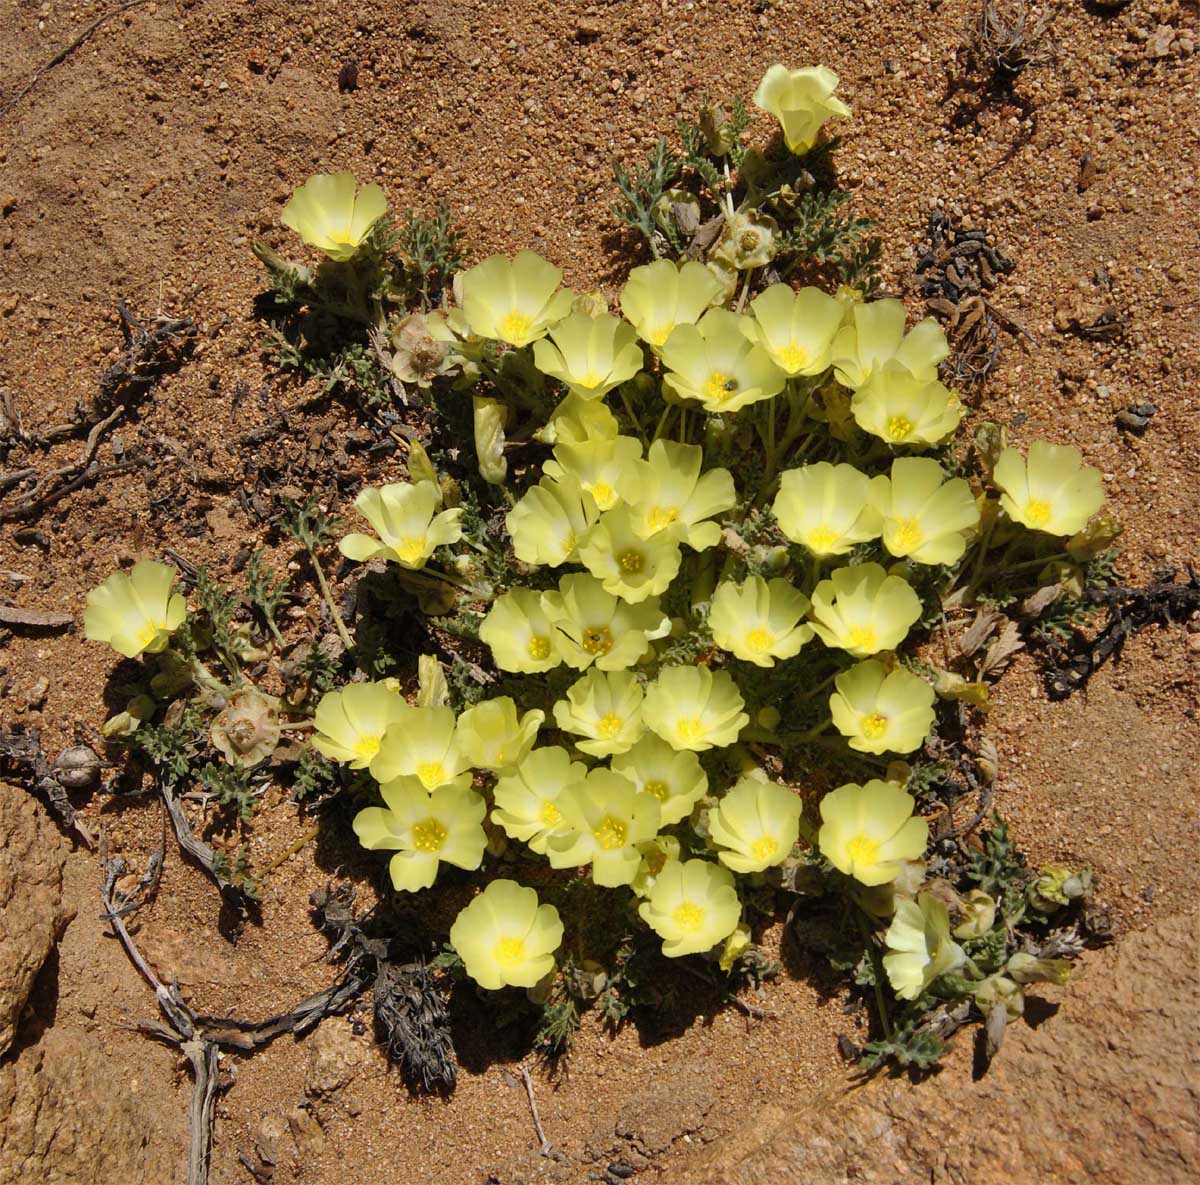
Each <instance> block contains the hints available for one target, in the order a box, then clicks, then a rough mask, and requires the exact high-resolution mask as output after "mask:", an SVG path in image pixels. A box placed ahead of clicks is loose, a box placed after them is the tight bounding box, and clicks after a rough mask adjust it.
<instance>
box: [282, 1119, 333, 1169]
mask: <svg viewBox="0 0 1200 1185" xmlns="http://www.w3.org/2000/svg"><path fill="white" fill-rule="evenodd" d="M287 1122H288V1130H289V1131H290V1132H291V1133H292V1139H293V1140H294V1141H295V1142H296V1154H297V1156H298V1157H299V1159H300V1161H301V1162H304V1161H306V1160H311V1159H313V1158H314V1157H317V1156H320V1155H321V1153H322V1152H324V1151H325V1132H324V1130H323V1129H322V1127H321V1125H320V1123H318V1122H317V1117H316V1116H315V1115H314V1114H313V1113H312V1112H311V1111H309V1110H308V1109H307V1108H305V1107H299V1106H297V1107H293V1108H292V1109H291V1110H290V1111H289V1112H288V1117H287Z"/></svg>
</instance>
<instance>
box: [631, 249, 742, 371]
mask: <svg viewBox="0 0 1200 1185" xmlns="http://www.w3.org/2000/svg"><path fill="white" fill-rule="evenodd" d="M720 290H721V286H720V284H719V283H718V282H717V281H716V280H715V279H714V278H713V276H712V274H711V273H710V272H709V270H708V269H707V268H706V267H705V266H704V264H702V263H695V262H690V263H685V264H682V265H677V264H674V263H672V262H671V261H670V260H667V259H660V260H658V261H656V262H655V263H647V264H644V265H643V266H642V267H635V268H634V269H633V270H632V271H631V272H630V273H629V279H628V280H626V281H625V287H624V288H622V289H621V312H622V313H624V314H625V317H626V319H627V320H629V321H630V322H632V324H633V327H634V328H635V329H636V330H637V332H638V336H639V337H640V338H641V339H642V340H643V341H644V342H647V343H648V344H649V345H650V347H651V349H653V350H654V352H655V353H658V352H659V351H660V350H661V349H662V347H663V345H664V344H665V343H666V340H667V338H668V337H670V336H671V331H672V330H673V329H674V328H675V327H676V326H677V325H694V324H695V323H696V322H697V321H698V320H699V319H700V314H701V313H703V312H704V310H705V309H707V308H708V306H709V305H710V304H712V302H713V301H714V300H716V298H717V297H718V296H719V295H720Z"/></svg>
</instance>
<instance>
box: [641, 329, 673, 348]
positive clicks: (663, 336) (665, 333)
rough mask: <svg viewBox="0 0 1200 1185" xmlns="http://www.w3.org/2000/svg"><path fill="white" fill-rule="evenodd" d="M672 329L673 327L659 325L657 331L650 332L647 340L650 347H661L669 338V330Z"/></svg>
mask: <svg viewBox="0 0 1200 1185" xmlns="http://www.w3.org/2000/svg"><path fill="white" fill-rule="evenodd" d="M674 328H675V326H674V325H660V326H659V327H658V328H657V329H651V330H650V334H649V337H648V339H647V340H648V341H649V342H650V344H651V345H652V346H661V345H663V344H664V343H665V342H666V340H667V338H669V337H670V336H671V330H672V329H674Z"/></svg>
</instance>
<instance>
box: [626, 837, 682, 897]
mask: <svg viewBox="0 0 1200 1185" xmlns="http://www.w3.org/2000/svg"><path fill="white" fill-rule="evenodd" d="M682 851H683V845H682V844H681V843H680V842H679V840H678V839H677V838H676V837H675V836H673V835H656V836H655V837H654V838H653V839H651V840H647V841H646V842H645V843H641V844H638V852H639V853H640V854H641V857H642V860H641V863H640V864H639V865H638V870H637V873H636V875H635V876H634V878H633V880H632V881H630V882H629V887H630V888H631V889H632V890H633V891H634V892H635V893H636V894H637V895H638V896H639V897H645V896H646V895H647V894H648V893H649V892H650V890H651V889H652V888H653V887H654V881H655V878H656V877H657V876H658V874H659V873H660V872H662V870H663V869H664V868H665V867H666V866H667V865H668V864H669V863H670V862H671V861H672V860H678V859H679V857H680V853H681V852H682Z"/></svg>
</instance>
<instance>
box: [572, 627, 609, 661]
mask: <svg viewBox="0 0 1200 1185" xmlns="http://www.w3.org/2000/svg"><path fill="white" fill-rule="evenodd" d="M580 645H581V646H582V647H583V649H584V651H585V652H586V653H588V654H593V655H601V654H607V653H608V652H609V651H610V650H611V649H612V648H613V636H612V630H610V629H609V628H608V626H606V625H589V626H585V627H584V630H583V641H582V642H581V643H580Z"/></svg>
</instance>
